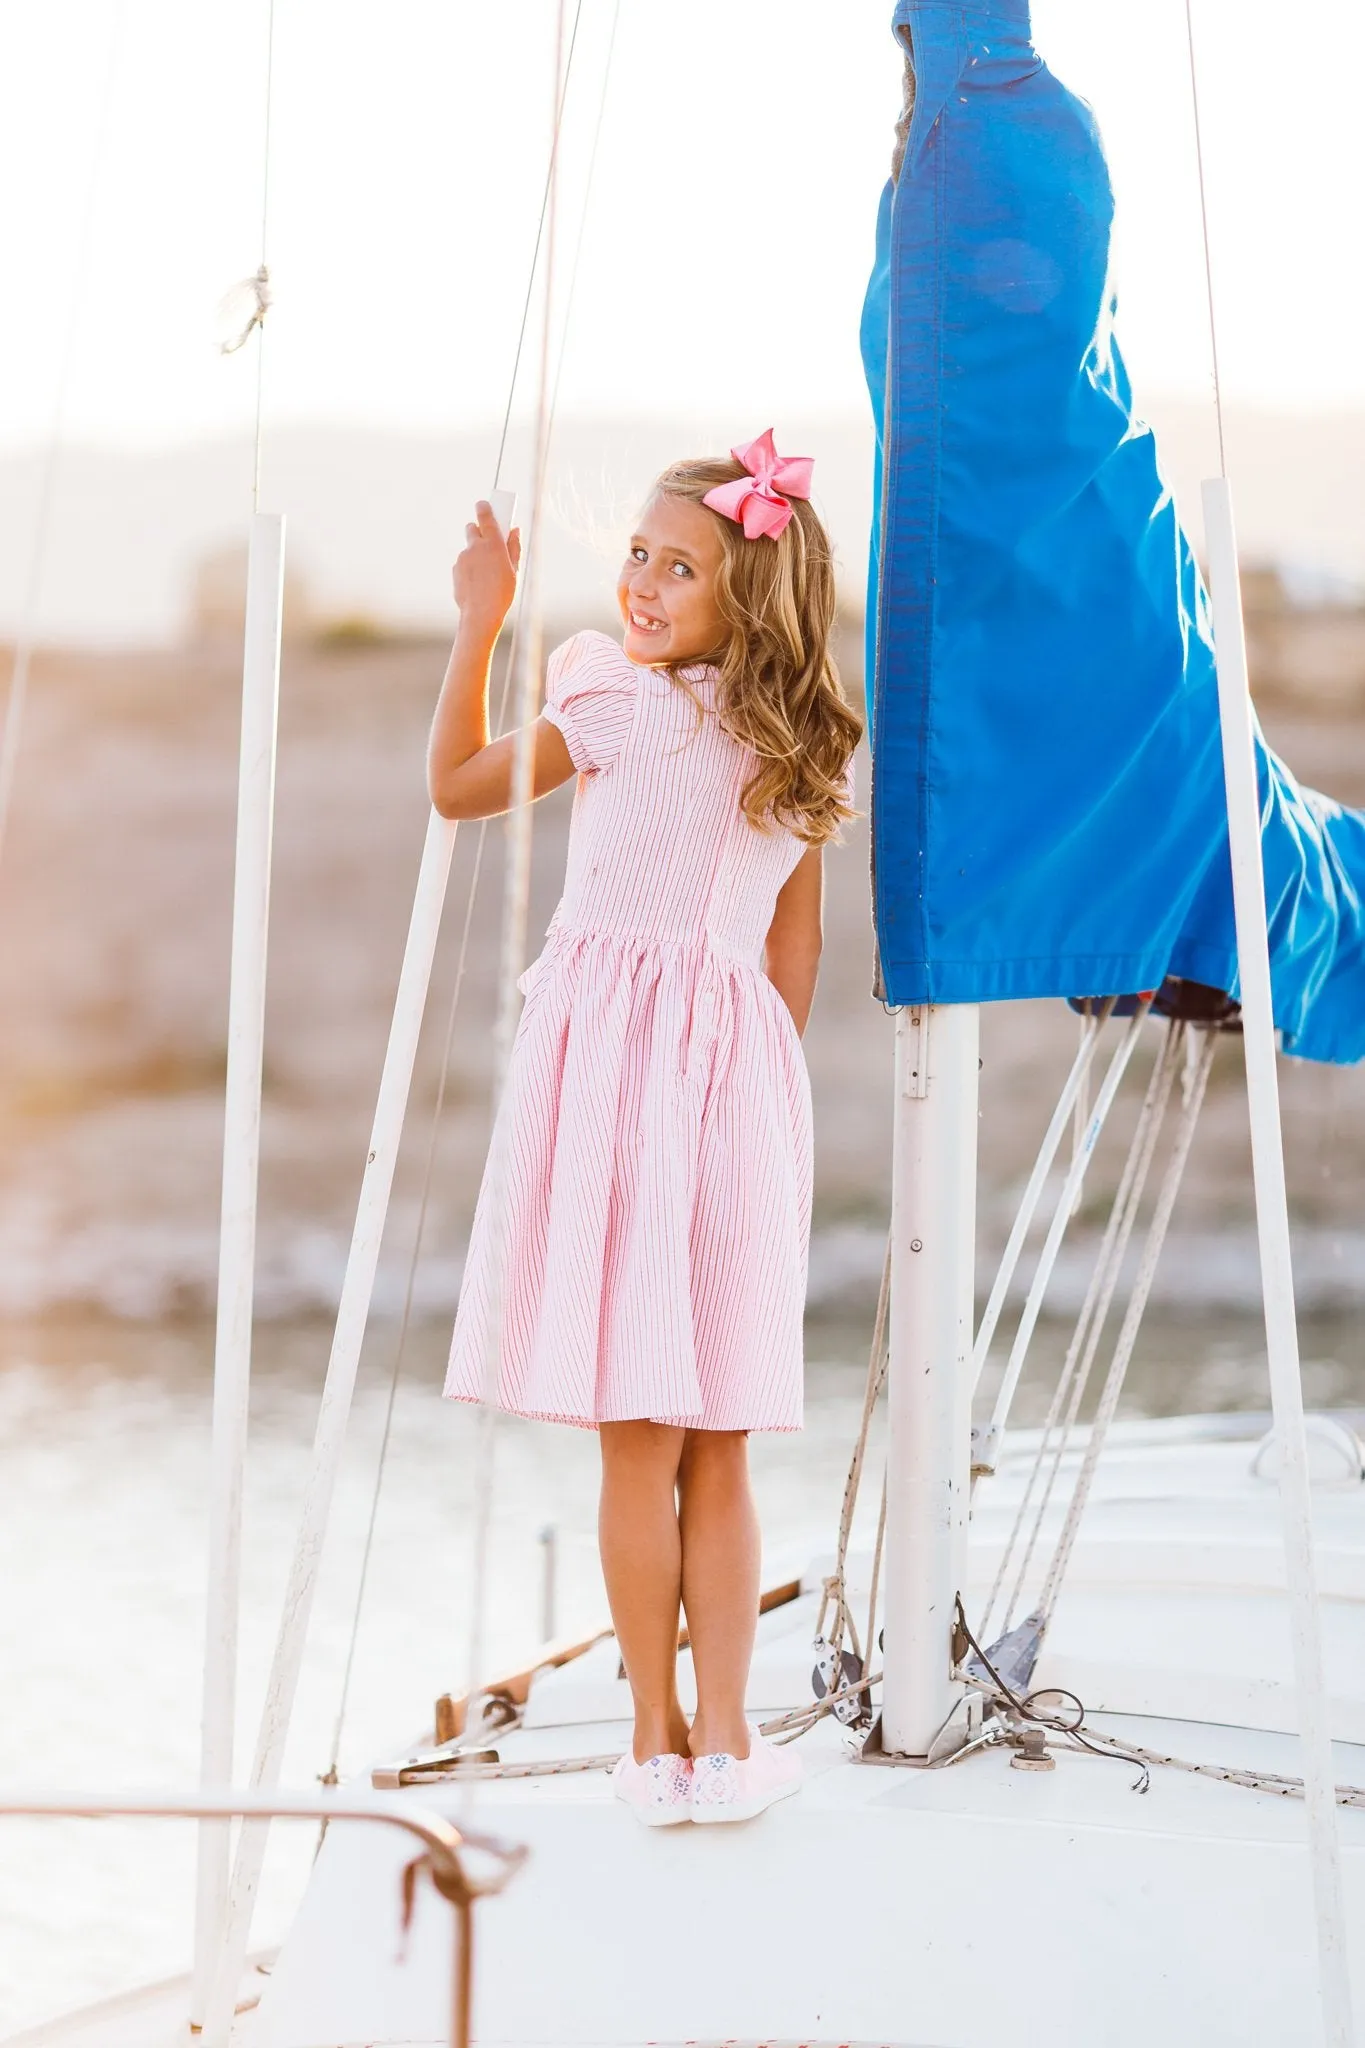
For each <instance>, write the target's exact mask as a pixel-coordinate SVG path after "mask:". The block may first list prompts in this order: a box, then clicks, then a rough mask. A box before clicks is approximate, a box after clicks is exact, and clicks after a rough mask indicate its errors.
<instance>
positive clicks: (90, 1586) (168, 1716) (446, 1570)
mask: <svg viewBox="0 0 1365 2048" xmlns="http://www.w3.org/2000/svg"><path fill="white" fill-rule="evenodd" d="M868 1320H869V1319H868V1318H865V1317H858V1318H856V1319H852V1320H850V1321H847V1322H844V1321H840V1320H839V1319H838V1318H837V1317H826V1318H825V1319H823V1320H820V1321H817V1322H815V1323H814V1324H813V1325H812V1329H811V1336H810V1346H809V1350H810V1356H811V1359H812V1364H811V1369H810V1378H809V1398H808V1415H807V1428H806V1431H805V1433H804V1434H803V1435H801V1436H800V1437H789V1438H780V1437H779V1438H767V1439H763V1438H760V1439H757V1440H756V1441H755V1444H754V1464H755V1470H756V1477H757V1486H758V1492H759V1498H760V1505H761V1510H762V1516H763V1524H764V1531H765V1540H766V1543H767V1548H768V1556H769V1560H770V1564H769V1569H770V1572H773V1571H779V1570H782V1569H783V1568H785V1567H787V1566H788V1564H789V1562H790V1560H791V1559H792V1558H793V1556H795V1557H796V1558H797V1559H798V1560H802V1561H804V1559H806V1558H807V1557H809V1556H810V1555H811V1554H812V1553H813V1552H815V1551H818V1550H824V1549H828V1548H831V1547H832V1545H833V1541H834V1535H835V1528H836V1522H837V1517H838V1511H839V1501H840V1495H841V1490H842V1485H843V1477H844V1471H845V1467H846V1463H847V1458H848V1453H849V1449H850V1446H851V1443H852V1439H853V1435H854V1432H855V1430H856V1427H857V1422H858V1415H859V1412H860V1406H861V1397H862V1365H861V1362H860V1356H859V1354H860V1353H861V1352H862V1350H863V1347H864V1346H865V1344H866V1341H867V1334H868ZM329 1337H330V1330H329V1327H328V1326H327V1325H325V1324H324V1323H322V1322H321V1321H318V1320H308V1321H301V1322H295V1323H276V1324H268V1325H266V1326H265V1328H264V1329H263V1330H262V1332H261V1334H260V1336H259V1339H258V1351H257V1361H256V1372H255V1382H254V1391H253V1402H252V1437H251V1462H250V1469H249V1475H248V1481H247V1489H246V1506H245V1544H246V1551H245V1564H244V1577H243V1640H242V1691H241V1700H242V1706H243V1712H242V1715H241V1750H242V1757H243V1759H245V1757H246V1755H247V1754H248V1752H249V1748H250V1743H251V1738H252V1731H253V1721H254V1714H255V1711H256V1709H257V1705H258V1703H259V1700H260V1696H261V1691H262V1687H263V1684H264V1679H265V1671H266V1664H267V1661H268V1657H269V1652H270V1645H271V1638H272V1633H273V1629H274V1626H275V1623H276V1619H277V1616H278V1611H279V1602H280V1598H281V1594H282V1590H283V1582H284V1575H285V1571H286V1568H287V1564H288V1558H289V1554H290V1549H291V1546H292V1542H293V1535H294V1529H295V1524H296V1517H297V1512H298V1504H299V1498H300V1493H301V1488H302V1483H303V1477H304V1472H305V1469H306V1464H307V1456H308V1448H309V1444H310V1441H311V1436H312V1430H313V1424H314V1421H315V1418H316V1406H317V1394H318V1389H319V1386H320V1383H321V1377H322V1372H323V1369H324V1366H325V1363H326V1354H327V1346H328V1341H329ZM447 1338H448V1325H447V1324H446V1323H445V1322H444V1321H442V1322H439V1323H437V1322H433V1323H431V1324H430V1325H423V1326H421V1327H419V1328H418V1330H417V1331H416V1332H415V1333H414V1337H413V1339H412V1342H411V1345H410V1353H409V1359H408V1363H407V1366H406V1368H405V1374H404V1378H403V1381H402V1383H401V1386H400V1392H399V1398H398V1404H397V1409H396V1416H395V1426H394V1435H393V1442H392V1447H391V1452H390V1469H389V1477H388V1481H387V1483H386V1486H385V1490H384V1493H383V1496H382V1500H381V1506H380V1514H379V1521H378V1527H377V1535H376V1546H375V1555H374V1563H373V1568H372V1573H371V1581H370V1589H369V1594H368V1598H367V1601H366V1606H365V1610H364V1615H363V1619H362V1626H361V1635H360V1644H359V1655H358V1657H357V1662H356V1676H355V1681H354V1686H353V1691H352V1698H351V1704H350V1710H349V1713H348V1716H347V1720H346V1725H345V1729H344V1733H343V1741H342V1747H341V1764H342V1770H343V1774H344V1773H345V1772H347V1771H357V1770H360V1769H362V1768H363V1767H364V1766H365V1765H367V1764H368V1763H369V1762H371V1761H373V1760H374V1759H375V1758H377V1757H379V1756H381V1755H385V1754H391V1753H393V1752H395V1751H397V1750H401V1749H403V1748H405V1747H406V1745H407V1744H408V1743H409V1741H410V1740H411V1738H412V1737H413V1736H414V1735H416V1734H417V1733H418V1731H419V1730H421V1729H422V1728H423V1726H424V1725H429V1721H430V1710H431V1701H432V1700H433V1698H434V1697H435V1695H436V1694H437V1693H438V1692H441V1691H444V1690H447V1689H460V1688H461V1687H462V1686H463V1684H464V1682H465V1679H466V1675H467V1674H466V1663H467V1656H468V1637H469V1627H470V1606H469V1581H470V1573H469V1561H470V1555H471V1525H470V1502H471V1498H472V1492H473V1487H472V1480H473V1471H472V1453H473V1445H474V1435H475V1417H474V1416H473V1415H472V1414H471V1413H470V1412H469V1411H468V1410H465V1409H461V1408H456V1407H454V1406H452V1405H451V1404H449V1403H443V1402H442V1401H441V1400H440V1399H439V1394H438V1386H439V1374H440V1367H441V1363H442V1359H443V1354H444V1348H445V1344H446V1341H447ZM1064 1341H1065V1333H1064V1331H1062V1330H1061V1329H1060V1328H1059V1327H1057V1326H1054V1325H1048V1324H1044V1325H1043V1326H1042V1328H1041V1329H1040V1333H1039V1346H1038V1355H1037V1361H1036V1373H1035V1376H1034V1377H1033V1378H1032V1379H1031V1380H1026V1382H1025V1384H1024V1388H1023V1389H1022V1391H1021V1405H1020V1409H1019V1411H1018V1414H1019V1419H1020V1420H1021V1421H1027V1420H1030V1419H1036V1418H1037V1415H1038V1413H1039V1408H1040V1404H1041V1402H1042V1400H1043V1399H1044V1398H1045V1388H1046V1383H1047V1379H1048V1371H1049V1368H1051V1369H1053V1370H1055V1365H1056V1361H1057V1359H1058V1357H1059V1356H1060V1352H1061V1350H1062V1348H1063V1345H1064ZM391 1342H392V1335H391V1332H388V1331H386V1330H382V1329H381V1330H379V1331H377V1332H376V1333H375V1337H374V1341H373V1342H372V1345H371V1347H370V1354H369V1355H368V1356H367V1360H366V1363H365V1368H364V1370H363V1372H362V1376H361V1382H360V1387H359V1392H358V1398H357V1403H356V1410H355V1417H354V1421H353V1424H352V1429H351V1433H350V1438H349V1440H348V1446H347V1459H346V1465H345V1469H344V1472H343V1475H342V1481H341V1485H340V1488H339V1493H338V1498H337V1504H336V1513H335V1519H334V1525H333V1534H332V1540H331V1541H330V1543H329V1547H328V1552H327V1556H326V1560H325V1564H324V1570H323V1575H322V1580H321V1584H320V1587H319V1594H318V1601H317V1607H316V1611H315V1623H314V1628H313V1635H312V1641H311V1645H310V1650H309V1656H308V1661H307V1665H306V1668H305V1672H304V1679H303V1685H302V1689H301V1694H300V1700H299V1706H298V1711H297V1715H296V1721H295V1731H294V1736H293V1740H292V1743H291V1747H290V1752H289V1757H288V1761H287V1765H286V1771H285V1779H286V1782H287V1783H288V1784H289V1785H291V1786H294V1787H299V1788H307V1787H309V1786H311V1784H312V1783H313V1781H314V1779H315V1777H316V1775H317V1774H318V1773H319V1772H321V1771H323V1770H324V1769H325V1768H326V1765H327V1763H328V1761H329V1754H330V1747H331V1741H332V1731H333V1725H334V1722H335V1718H336V1712H337V1698H338V1689H339V1684H340V1679H341V1672H342V1668H343V1665H344V1661H345V1654H346V1647H347V1642H348V1639H349V1632H350V1624H351V1616H352V1612H353V1607H354V1597H355V1587H356V1577H357V1571H358V1564H359V1557H360V1548H361V1543H362V1540H363V1532H364V1525H365V1520H366V1516H367V1514H368V1509H369V1501H370V1489H371V1485H372V1480H373V1471H374V1461H375V1453H376V1449H377V1445H378V1440H379V1435H380V1431H381V1428H382V1423H383V1410H384V1402H385V1395H386V1375H387V1364H388V1353H389V1346H390V1345H391ZM0 1343H2V1349H0V1357H2V1358H3V1365H0V1660H2V1662H0V1670H3V1673H4V1684H3V1686H0V1750H2V1751H3V1757H4V1763H3V1767H0V1778H3V1780H4V1781H5V1782H6V1783H8V1784H9V1785H11V1786H40V1785H41V1786H45V1787H49V1788H58V1787H60V1788H63V1789H75V1788H78V1787H82V1786H83V1787H89V1788H92V1789H95V1788H98V1789H103V1790H110V1789H113V1788H116V1787H120V1786H126V1787H132V1786H138V1787H143V1788H146V1787H151V1786H160V1787H164V1788H175V1787H180V1788H188V1787H189V1786H191V1785H192V1784H193V1782H194V1778H195V1775H196V1771H197V1752H198V1711H199V1706H198V1701H199V1671H200V1658H201V1651H202V1635H201V1631H202V1606H203V1595H204V1554H205V1534H206V1532H205V1509H204V1502H205V1487H206V1478H207V1470H208V1424H209V1396H210V1383H209V1366H210V1360H211V1356H212V1331H211V1329H210V1328H209V1326H208V1325H207V1324H206V1323H203V1322H200V1321H197V1320H196V1321H193V1322H181V1323H169V1324H150V1325H149V1324H134V1323H126V1322H119V1321H116V1320H113V1319H109V1320H81V1321H64V1322H63V1321H57V1322H45V1323H40V1324H35V1325H32V1326H29V1327H11V1328H9V1329H8V1330H5V1331H3V1332H0ZM1304 1350H1305V1359H1306V1367H1305V1380H1306V1389H1307V1394H1308V1399H1309V1401H1310V1404H1312V1405H1315V1406H1319V1407H1329V1406H1357V1407H1358V1406H1365V1338H1362V1334H1361V1328H1360V1321H1359V1319H1358V1318H1355V1319H1349V1318H1346V1317H1342V1318H1339V1319H1337V1320H1335V1321H1333V1320H1332V1319H1329V1318H1318V1319H1314V1320H1313V1321H1310V1322H1309V1324H1308V1325H1307V1326H1306V1327H1305V1333H1304ZM1266 1398H1267V1397H1266V1392H1265V1376H1264V1358H1263V1352H1262V1349H1261V1343H1260V1333H1259V1329H1258V1327H1257V1325H1256V1324H1255V1323H1254V1322H1251V1321H1246V1322H1243V1321H1239V1320H1238V1319H1235V1318H1221V1319H1207V1320H1200V1319H1197V1318H1193V1317H1188V1316H1187V1317H1185V1318H1183V1319H1180V1320H1174V1319H1172V1320H1166V1321H1164V1322H1163V1321H1155V1322H1152V1323H1151V1324H1149V1326H1148V1328H1147V1329H1146V1330H1145V1331H1144V1333H1143V1338H1142V1343H1141V1346H1140V1350H1139V1353H1138V1356H1137V1358H1136V1360H1135V1363H1134V1367H1133V1371H1132V1377H1131V1382H1130V1389H1129V1394H1128V1411H1129V1412H1130V1413H1131V1412H1141V1413H1154V1414H1161V1413H1171V1412H1177V1411H1179V1410H1194V1409H1199V1408H1218V1409H1224V1408H1261V1407H1264V1406H1265V1405H1266ZM877 1434H878V1439H879V1440H880V1434H881V1425H880V1420H879V1424H878V1432H877ZM496 1459H497V1468H496V1487H495V1498H496V1510H495V1518H494V1526H493V1532H492V1557H491V1584H490V1601H489V1609H490V1618H489V1627H488V1661H489V1664H490V1666H491V1668H492V1669H495V1670H496V1669H497V1668H500V1667H502V1666H505V1665H508V1664H510V1663H512V1662H513V1661H514V1660H516V1659H517V1658H518V1657H519V1656H520V1655H521V1654H522V1653H523V1652H525V1651H526V1650H527V1649H529V1648H531V1647H533V1646H534V1644H535V1643H536V1642H537V1641H538V1640H539V1617H540V1573H541V1563H542V1552H541V1548H540V1545H539V1543H538V1541H537V1536H538V1533H539V1531H540V1529H541V1528H542V1527H543V1526H544V1525H545V1524H546V1523H547V1522H551V1523H554V1524H555V1525H556V1526H557V1529H558V1531H559V1560H560V1567H559V1615H558V1624H559V1627H560V1630H561V1631H562V1632H573V1631H575V1630H578V1629H582V1630H584V1631H586V1630H587V1629H589V1628H591V1627H593V1626H595V1625H596V1624H597V1623H598V1622H599V1621H600V1619H601V1618H602V1617H603V1614H604V1611H605V1603H604V1599H603V1595H602V1589H601V1583H600V1577H599V1573H598V1567H597V1559H596V1551H595V1543H594V1533H593V1522H594V1512H595V1500H594V1489H595V1471H596V1446H595V1441H594V1439H593V1437H592V1436H591V1435H590V1434H589V1433H587V1432H580V1431H576V1430H568V1429H559V1428H555V1427H553V1426H550V1425H542V1424H535V1423H517V1422H503V1423H501V1424H500V1425H499V1427H498V1431H497V1435H496ZM877 1469H878V1467H877V1458H876V1446H875V1445H874V1460H873V1464H872V1467H871V1470H872V1471H873V1472H874V1473H875V1472H876V1470H877ZM867 1491H868V1493H869V1495H871V1493H872V1492H873V1491H874V1488H873V1487H872V1486H869V1487H868V1489H867ZM866 1506H867V1508H868V1510H869V1511H870V1510H871V1508H872V1506H873V1503H872V1502H871V1500H869V1501H868V1502H867V1503H866ZM244 1772H245V1762H244V1761H243V1762H241V1763H239V1776H240V1775H244ZM312 1849H313V1840H312V1835H311V1831H310V1830H308V1829H305V1828H301V1827H298V1826H290V1827H288V1828H284V1827H281V1828H278V1829H277V1830H276V1831H275V1836H274V1841H273V1846H272V1850H271V1859H270V1864H269V1868H268V1871H267V1876H266V1881H265V1884H264V1887H263V1893H262V1899H261V1906H260V1910H259V1913H258V1917H257V1922H256V1938H257V1940H258V1941H260V1942H262V1943H266V1942H269V1941H270V1940H271V1939H273V1938H276V1937H278V1935H279V1933H280V1932H281V1931H282V1929H283V1928H284V1926H285V1925H286V1924H287V1921H288V1916H289V1913H290V1910H291V1908H292V1904H293V1902H294V1900H295V1899H296V1897H297V1895H298V1891H299V1888H300V1886H301V1884H302V1882H303V1880H304V1878H305V1876H306V1873H307V1868H308V1862H309V1859H310V1857H311V1854H312ZM193 1854H194V1847H193V1830H192V1828H191V1827H190V1826H189V1825H188V1824H185V1823H172V1822H156V1823H149V1822H140V1823H113V1822H105V1823H101V1824H99V1825H95V1824H92V1823H90V1822H14V1821H5V1822H0V2032H8V2031H10V2030H12V2029H14V2028H17V2027H21V2026H24V2025H27V2024H31V2023H34V2022H36V2021H38V2020H40V2019H43V2018H45V2017H47V2016H49V2015H51V2014H54V2013H57V2012H60V2011H63V2010H66V2009H68V2008H70V2007H72V2006H76V2005H80V2004H82V2003H84V2002H87V2001H89V2000H91V1999H95V1998H99V1997H103V1996H107V1995H110V1994H112V1993H114V1992H116V1991H119V1990H122V1989H124V1988H127V1987H130V1986H133V1985H136V1984H140V1983H144V1982H147V1981H149V1980H152V1979H155V1978H157V1977H161V1976H167V1975H172V1974H175V1973H177V1972H179V1971H180V1970H182V1969H184V1968H186V1967H187V1961H188V1956H189V1951H190V1927H191V1922H190V1902H191V1894H192V1873H193Z"/></svg>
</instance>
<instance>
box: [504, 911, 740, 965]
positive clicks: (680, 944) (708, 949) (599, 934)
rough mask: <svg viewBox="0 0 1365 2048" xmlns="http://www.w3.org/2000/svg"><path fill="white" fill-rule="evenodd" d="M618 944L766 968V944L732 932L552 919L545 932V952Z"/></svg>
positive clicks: (643, 950) (626, 948) (637, 951)
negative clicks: (661, 930)
mask: <svg viewBox="0 0 1365 2048" xmlns="http://www.w3.org/2000/svg"><path fill="white" fill-rule="evenodd" d="M580 945H596V946H602V947H616V948H619V949H620V951H621V952H623V953H631V954H637V955H640V956H644V955H646V954H658V955H661V956H665V957H669V958H678V957H685V956H687V955H689V954H692V955H695V956H697V957H698V958H705V957H706V956H707V955H708V954H711V955H714V956H715V957H716V958H718V959H721V960H726V961H731V962H733V963H734V964H736V965H737V966H740V967H752V968H756V969H758V970H759V971H760V972H761V970H762V967H763V943H762V941H761V940H759V941H758V942H757V943H754V942H752V941H748V940H745V939H741V938H737V937H736V936H734V934H732V933H729V932H688V933H685V934H680V935H679V934H672V935H670V934H661V933H659V932H649V931H639V932H633V931H621V930H619V929H617V928H616V927H614V926H609V925H590V924H569V923H561V922H560V921H559V919H558V918H557V917H556V918H552V919H551V921H550V928H549V930H548V931H547V932H546V934H545V947H544V954H543V955H542V957H544V955H548V954H555V953H561V952H566V951H567V950H568V949H569V948H570V947H572V946H580Z"/></svg>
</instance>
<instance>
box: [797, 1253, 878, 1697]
mask: <svg viewBox="0 0 1365 2048" xmlns="http://www.w3.org/2000/svg"><path fill="white" fill-rule="evenodd" d="M890 1300H891V1244H890V1240H889V1238H888V1241H887V1247H886V1256H885V1258H884V1259H883V1261H882V1281H881V1287H880V1289H879V1291H878V1294H877V1313H876V1318H875V1320H874V1323H873V1328H872V1344H871V1348H870V1350H869V1353H868V1361H867V1378H866V1381H865V1383H864V1387H863V1412H862V1417H861V1420H860V1422H859V1425H858V1434H857V1437H856V1438H855V1440H854V1445H853V1454H852V1456H851V1458H850V1459H849V1466H848V1475H847V1477H846V1479H845V1480H844V1497H843V1502H842V1505H841V1507H840V1511H839V1535H838V1540H837V1543H836V1545H835V1556H834V1570H833V1571H832V1572H831V1573H830V1574H829V1577H828V1578H827V1579H826V1580H825V1582H824V1588H823V1597H822V1599H821V1602H820V1612H819V1616H818V1618H817V1620H816V1624H815V1639H816V1646H817V1652H818V1651H819V1650H820V1649H822V1648H823V1647H824V1646H825V1645H826V1643H827V1644H828V1649H829V1655H830V1680H831V1685H832V1684H833V1680H834V1679H835V1677H837V1676H838V1674H839V1672H840V1670H841V1669H842V1659H843V1649H844V1639H845V1637H846V1636H847V1637H848V1638H849V1640H850V1641H851V1642H852V1644H853V1655H854V1657H855V1658H856V1659H857V1662H858V1666H859V1675H860V1676H861V1674H862V1672H863V1671H864V1670H865V1669H866V1664H867V1660H869V1659H870V1658H871V1655H872V1649H873V1643H874V1640H875V1636H874V1630H875V1626H876V1611H877V1588H878V1582H879V1580H880V1576H881V1557H882V1546H883V1543H884V1540H885V1534H886V1488H885V1484H883V1487H882V1505H881V1514H880V1517H879V1520H878V1527H877V1543H876V1549H875V1552H874V1556H873V1572H872V1590H871V1596H870V1599H869V1602H868V1616H867V1637H866V1648H865V1649H864V1645H863V1643H861V1642H860V1641H859V1639H858V1626H857V1623H856V1621H855V1620H854V1618H853V1612H852V1609H851V1608H850V1607H849V1604H848V1579H847V1571H848V1551H849V1544H850V1541H851V1540H852V1535H853V1518H854V1515H855V1513H856V1511H857V1506H858V1495H859V1492H860V1490H861V1487H862V1479H863V1465H864V1462H865V1460H866V1457H867V1445H868V1439H869V1437H870V1435H871V1430H872V1417H873V1414H874V1412H875V1410H876V1406H877V1402H878V1400H879V1399H880V1396H881V1391H882V1388H883V1387H884V1386H885V1384H886V1373H887V1366H888V1363H889V1353H888V1347H887V1317H888V1312H889V1308H890ZM831 1608H833V1610H834V1621H833V1626H832V1628H831V1630H830V1634H829V1636H828V1638H826V1636H825V1634H824V1629H825V1619H826V1616H827V1615H828V1614H829V1611H830V1609H831ZM829 1696H830V1695H829V1694H828V1693H827V1694H826V1695H825V1697H826V1698H829Z"/></svg>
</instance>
